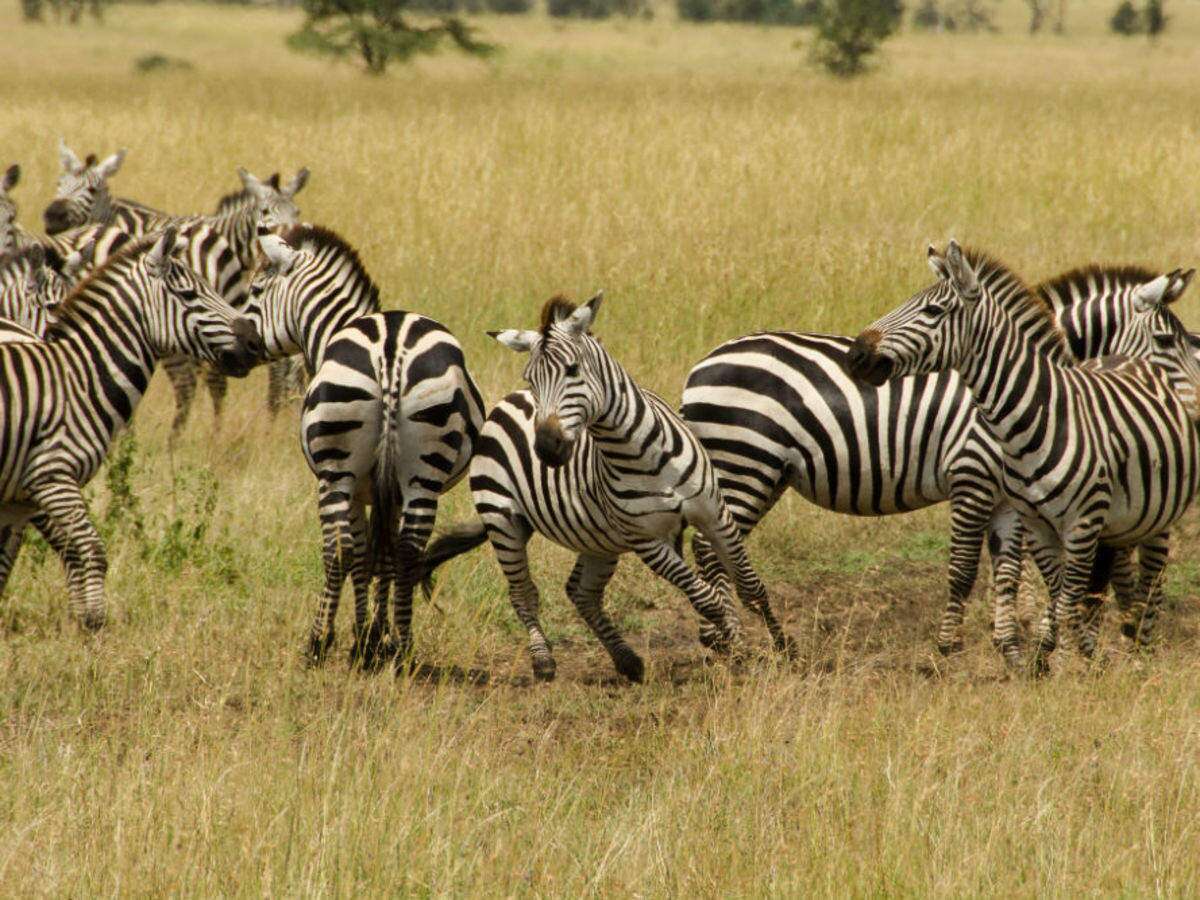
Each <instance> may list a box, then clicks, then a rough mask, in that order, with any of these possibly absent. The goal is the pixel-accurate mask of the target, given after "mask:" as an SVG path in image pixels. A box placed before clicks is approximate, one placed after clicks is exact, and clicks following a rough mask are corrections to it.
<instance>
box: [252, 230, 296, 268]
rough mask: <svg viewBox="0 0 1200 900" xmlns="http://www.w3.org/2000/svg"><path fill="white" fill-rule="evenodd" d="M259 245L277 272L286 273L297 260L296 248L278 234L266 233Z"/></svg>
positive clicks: (260, 239) (259, 240)
mask: <svg viewBox="0 0 1200 900" xmlns="http://www.w3.org/2000/svg"><path fill="white" fill-rule="evenodd" d="M258 246H259V248H260V249H261V250H262V252H263V256H265V257H266V258H267V263H268V264H269V265H270V266H271V268H272V269H274V270H275V272H276V274H279V275H286V274H287V273H288V272H290V271H291V270H292V266H293V265H294V264H295V262H296V249H295V248H294V247H292V245H291V244H289V243H288V242H287V241H285V240H284V239H283V238H281V237H280V236H279V235H277V234H264V235H263V236H262V237H260V238H259V239H258Z"/></svg>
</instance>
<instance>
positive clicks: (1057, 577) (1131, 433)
mask: <svg viewBox="0 0 1200 900" xmlns="http://www.w3.org/2000/svg"><path fill="white" fill-rule="evenodd" d="M928 257H929V262H930V265H931V267H932V268H933V269H934V271H935V273H936V274H937V275H938V281H937V282H936V283H935V284H934V285H932V286H931V287H929V288H926V289H925V290H923V291H920V292H919V293H917V294H915V295H914V296H913V297H912V298H911V299H909V300H908V301H907V302H905V303H904V304H902V305H901V306H900V307H898V308H897V309H896V310H894V311H893V312H891V313H888V314H887V315H885V316H883V317H882V318H880V319H878V320H877V321H876V322H875V323H873V324H872V325H871V326H869V327H868V328H867V329H866V330H865V331H863V332H862V333H861V334H860V335H859V336H858V337H857V338H856V339H855V342H854V344H853V346H852V347H851V350H850V352H849V354H848V362H849V368H850V371H851V374H853V375H854V376H855V377H859V378H862V379H864V380H865V381H867V382H869V383H871V384H876V385H878V384H882V383H883V382H884V381H886V380H888V379H890V378H894V377H899V376H902V375H905V374H909V373H912V372H930V371H941V370H945V369H948V368H954V369H957V370H958V371H959V372H960V374H961V376H962V379H963V382H964V383H965V384H966V386H967V388H968V389H969V390H970V392H971V396H972V399H973V400H974V402H975V405H976V407H977V409H978V415H979V419H980V422H981V423H982V425H983V427H984V428H986V429H987V430H988V432H989V433H990V434H991V435H992V436H993V438H994V439H995V441H996V443H997V446H999V447H1000V450H1001V453H1002V457H1003V469H1002V484H1003V487H1004V491H1005V494H1006V496H1007V497H1008V498H1009V501H1010V502H1011V503H1012V505H1013V506H1014V508H1015V509H1016V510H1017V512H1018V513H1019V515H1020V516H1021V520H1022V525H1023V526H1024V529H1025V533H1026V543H1027V545H1028V546H1029V548H1030V551H1031V555H1032V557H1033V559H1034V561H1035V563H1036V564H1037V566H1038V568H1039V569H1040V571H1041V572H1042V576H1043V578H1044V580H1045V581H1046V584H1047V585H1048V586H1049V588H1050V597H1051V599H1050V604H1049V607H1048V608H1047V610H1046V613H1045V615H1044V616H1043V618H1042V621H1041V623H1040V625H1039V629H1038V630H1039V633H1038V644H1037V648H1036V654H1035V664H1036V668H1037V670H1038V671H1045V669H1046V666H1047V660H1048V657H1049V654H1050V653H1051V652H1053V650H1054V649H1055V647H1056V646H1057V642H1058V634H1059V625H1060V622H1065V623H1066V625H1067V629H1068V632H1069V634H1070V635H1071V637H1072V638H1073V639H1075V640H1076V641H1077V644H1078V649H1079V650H1080V652H1081V653H1082V654H1084V655H1090V654H1091V652H1092V651H1093V649H1094V645H1093V643H1092V640H1091V638H1090V634H1089V632H1087V631H1081V629H1080V627H1079V624H1080V623H1079V609H1080V604H1081V601H1082V599H1083V598H1084V597H1085V596H1086V595H1087V594H1088V593H1089V591H1090V590H1094V589H1096V588H1098V587H1100V586H1102V585H1103V583H1104V582H1105V581H1107V580H1108V579H1109V578H1110V577H1111V566H1112V563H1113V560H1114V558H1115V555H1116V553H1117V552H1119V551H1121V550H1122V549H1123V548H1128V547H1132V546H1139V547H1142V548H1143V549H1146V548H1149V550H1150V551H1151V552H1150V553H1149V554H1146V555H1144V556H1143V565H1144V566H1145V565H1146V561H1149V562H1150V563H1151V564H1152V565H1160V564H1165V562H1166V543H1167V540H1168V535H1169V529H1170V527H1171V525H1172V524H1173V523H1174V522H1175V521H1177V520H1178V519H1179V517H1180V516H1181V515H1182V514H1183V512H1184V511H1185V510H1186V509H1187V507H1188V505H1190V503H1191V501H1192V499H1193V497H1194V496H1195V493H1196V489H1197V486H1198V485H1200V435H1198V433H1197V428H1196V419H1197V417H1198V411H1197V407H1196V403H1195V385H1196V383H1197V382H1200V364H1197V362H1196V360H1195V358H1194V357H1193V355H1192V347H1191V342H1190V340H1189V336H1188V334H1187V332H1186V331H1185V330H1184V328H1183V326H1182V324H1181V323H1180V322H1179V320H1178V319H1177V318H1176V317H1175V316H1174V314H1173V313H1172V312H1171V311H1170V309H1169V307H1168V305H1167V304H1168V302H1169V301H1170V299H1173V298H1170V297H1169V296H1168V287H1169V285H1170V282H1171V280H1172V279H1171V277H1168V276H1162V277H1160V278H1157V279H1155V280H1154V281H1153V282H1151V283H1150V284H1147V285H1144V286H1143V287H1142V288H1139V289H1138V290H1137V291H1135V292H1134V294H1133V297H1132V301H1133V304H1134V309H1135V311H1136V317H1135V323H1134V325H1133V327H1132V328H1131V329H1130V331H1129V332H1128V333H1127V335H1126V338H1125V346H1126V347H1127V348H1128V349H1130V350H1131V351H1133V352H1135V353H1136V354H1137V355H1138V356H1140V357H1142V358H1140V359H1133V358H1130V357H1128V356H1123V357H1107V358H1104V359H1101V360H1096V361H1088V362H1085V363H1082V364H1076V362H1075V360H1074V358H1073V357H1072V355H1071V353H1070V348H1069V345H1068V344H1067V341H1066V338H1065V335H1064V333H1063V331H1062V329H1061V328H1060V327H1059V324H1058V321H1057V320H1056V319H1055V317H1054V315H1053V309H1052V307H1051V305H1050V304H1049V303H1048V302H1047V301H1046V300H1045V298H1044V297H1042V296H1040V295H1038V294H1036V293H1034V292H1032V291H1030V289H1029V288H1027V287H1026V286H1025V285H1024V284H1023V283H1022V282H1021V280H1020V279H1019V278H1017V277H1016V276H1015V275H1014V274H1013V273H1012V272H1011V271H1010V270H1009V269H1008V268H1007V267H1005V266H1004V265H1003V264H1001V263H999V262H997V261H996V260H994V259H992V258H990V257H987V256H985V255H983V254H981V253H977V252H967V253H964V251H963V250H962V249H961V248H960V247H959V245H958V244H957V243H956V242H955V241H951V242H950V244H949V246H948V248H947V250H946V253H945V255H944V256H943V255H942V254H939V253H938V252H937V251H936V250H935V249H934V248H932V247H930V248H929V253H928ZM1148 359H1149V360H1152V361H1153V363H1157V364H1158V365H1159V366H1161V367H1163V368H1162V369H1160V368H1158V367H1156V366H1155V365H1154V364H1152V363H1151V362H1147V361H1146V360H1148ZM1164 370H1165V371H1164ZM1172 380H1175V381H1176V383H1181V384H1184V385H1187V386H1188V391H1187V392H1186V393H1185V394H1180V393H1178V392H1177V391H1176V389H1175V388H1174V387H1173V386H1172ZM1160 576H1161V569H1159V570H1158V571H1156V572H1154V573H1153V575H1152V579H1151V585H1154V584H1157V583H1158V581H1159V578H1160ZM1145 599H1146V606H1145V613H1144V615H1143V616H1142V620H1141V623H1140V626H1139V633H1138V638H1139V642H1140V643H1145V642H1148V640H1149V637H1150V634H1151V630H1152V628H1153V625H1154V620H1155V615H1156V612H1157V606H1158V604H1159V602H1160V599H1161V591H1160V590H1158V589H1154V590H1152V591H1151V592H1150V594H1149V596H1148V597H1146V598H1145Z"/></svg>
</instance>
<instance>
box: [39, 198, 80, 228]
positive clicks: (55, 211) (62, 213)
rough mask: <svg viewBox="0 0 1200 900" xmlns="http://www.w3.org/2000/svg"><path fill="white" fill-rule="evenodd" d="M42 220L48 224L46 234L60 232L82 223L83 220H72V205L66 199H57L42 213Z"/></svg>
mask: <svg viewBox="0 0 1200 900" xmlns="http://www.w3.org/2000/svg"><path fill="white" fill-rule="evenodd" d="M42 221H43V223H44V224H45V226H46V234H59V233H61V232H63V231H66V230H67V229H68V228H74V227H75V226H76V225H82V224H83V223H82V222H75V221H72V217H71V207H70V204H68V203H67V202H66V201H65V200H55V201H54V202H53V203H51V204H50V205H49V206H47V207H46V211H45V212H43V213H42Z"/></svg>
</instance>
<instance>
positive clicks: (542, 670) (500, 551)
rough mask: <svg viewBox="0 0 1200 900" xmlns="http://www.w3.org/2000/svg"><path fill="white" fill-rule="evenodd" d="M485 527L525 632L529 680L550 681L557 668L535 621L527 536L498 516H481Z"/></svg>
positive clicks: (534, 589)
mask: <svg viewBox="0 0 1200 900" xmlns="http://www.w3.org/2000/svg"><path fill="white" fill-rule="evenodd" d="M482 518H483V522H484V525H485V526H486V527H487V535H488V540H489V541H490V542H491V544H492V550H493V551H494V552H495V554H496V561H497V562H498V563H500V570H501V571H502V572H504V578H505V579H506V580H507V581H508V599H509V602H511V603H512V606H513V611H514V612H515V613H516V614H517V619H518V620H519V621H520V623H521V624H522V625H524V626H525V630H526V631H527V632H528V633H529V657H530V661H531V662H532V664H533V677H534V678H536V679H537V680H538V681H553V680H554V675H555V672H556V670H557V666H556V665H555V662H554V655H553V654H552V653H551V652H550V642H549V641H547V640H546V635H545V632H543V631H542V625H541V622H539V621H538V605H539V597H538V589H537V585H536V584H534V583H533V579H532V578H531V577H530V576H529V556H528V553H527V552H526V545H527V544H528V543H529V538H530V536H531V533H530V532H529V531H528V530H527V529H525V528H519V527H517V522H516V520H515V519H514V518H512V517H508V516H500V515H485V516H483V517H482Z"/></svg>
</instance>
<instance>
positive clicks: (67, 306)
mask: <svg viewBox="0 0 1200 900" xmlns="http://www.w3.org/2000/svg"><path fill="white" fill-rule="evenodd" d="M160 237H162V233H161V232H151V233H150V234H148V235H144V236H142V237H139V238H137V239H135V240H132V241H130V242H129V243H128V244H126V245H125V246H124V247H122V248H121V249H120V250H118V251H117V252H116V253H114V254H113V255H112V256H110V257H109V258H108V259H106V260H105V261H104V262H103V263H102V264H100V265H98V266H96V268H94V269H92V270H91V271H90V272H88V273H87V275H85V276H84V277H83V278H82V279H81V280H80V281H79V282H78V283H77V284H76V285H75V287H73V288H71V292H70V293H69V294H67V296H66V297H64V298H63V302H62V303H60V304H59V305H58V308H57V309H56V310H55V313H54V321H53V322H51V323H50V326H49V327H48V328H47V329H46V337H50V335H52V334H54V333H55V331H56V330H57V328H58V326H59V325H60V324H61V323H63V322H65V321H67V320H69V319H70V318H71V314H72V312H73V311H74V309H75V301H76V300H77V299H78V298H79V297H81V296H82V295H83V294H84V293H86V292H87V291H88V289H89V288H91V286H92V283H93V282H95V281H96V280H97V279H99V278H100V277H102V276H103V275H105V274H106V273H107V272H108V270H109V269H110V268H116V267H117V266H119V265H125V263H126V262H127V261H128V262H131V263H132V262H133V261H134V260H133V258H134V257H136V256H139V255H141V254H142V253H145V252H147V251H149V250H150V248H152V247H153V246H154V245H155V244H156V243H157V242H158V239H159V238H160Z"/></svg>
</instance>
